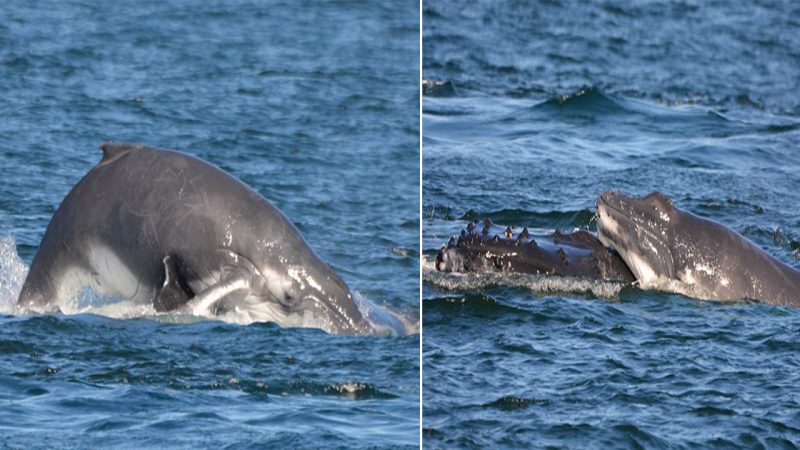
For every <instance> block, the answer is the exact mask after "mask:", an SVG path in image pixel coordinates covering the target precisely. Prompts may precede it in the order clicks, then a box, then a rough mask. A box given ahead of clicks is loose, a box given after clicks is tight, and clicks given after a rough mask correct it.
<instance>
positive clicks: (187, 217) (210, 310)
mask: <svg viewBox="0 0 800 450" xmlns="http://www.w3.org/2000/svg"><path fill="white" fill-rule="evenodd" d="M100 148H101V149H102V151H103V158H102V160H101V161H100V162H99V163H98V164H97V165H96V166H94V167H93V168H92V169H91V170H90V171H89V172H88V173H87V174H86V175H85V176H84V177H83V178H82V179H81V180H80V181H79V182H78V183H77V184H76V185H75V187H73V188H72V190H71V191H70V192H69V194H67V196H66V198H65V199H64V201H63V202H62V203H61V205H60V206H59V208H58V210H57V211H56V212H55V214H54V215H53V218H52V220H51V221H50V223H49V225H48V226H47V230H46V232H45V234H44V237H43V238H42V242H41V245H40V246H39V250H38V251H37V253H36V256H35V257H34V259H33V262H32V264H31V267H30V271H29V273H28V276H27V278H26V280H25V282H24V284H23V286H22V290H21V291H20V294H19V299H18V303H19V304H20V305H22V306H28V307H34V308H35V307H39V308H42V307H45V306H48V305H56V306H58V305H59V304H63V303H64V302H67V301H70V300H71V299H74V298H75V297H76V296H77V295H78V294H79V292H80V290H81V289H83V288H86V287H90V288H92V289H93V290H95V291H97V292H98V293H100V294H103V295H110V296H119V297H123V298H127V299H131V300H132V301H136V302H142V303H143V302H152V303H153V306H154V308H155V310H156V311H181V312H187V313H192V314H201V315H204V314H212V315H214V314H225V313H235V314H243V315H245V316H247V317H248V318H249V319H250V320H251V321H270V322H276V323H278V324H279V325H282V326H295V325H301V326H312V327H317V328H322V329H324V330H326V331H328V332H331V333H346V334H351V333H365V332H369V331H370V325H369V323H368V321H367V320H366V319H365V318H364V317H363V316H362V314H361V312H360V311H359V309H358V308H357V306H356V304H355V302H354V300H353V297H352V295H351V293H350V290H349V289H348V287H347V285H346V284H345V282H344V281H343V280H342V279H341V278H340V277H339V276H338V275H337V274H336V273H335V272H334V271H333V270H332V269H331V268H330V267H329V266H328V265H327V264H325V263H324V262H323V261H322V260H320V258H319V257H318V256H317V255H316V254H315V253H314V251H313V250H312V249H311V248H310V247H309V246H308V244H307V243H306V242H305V240H304V239H303V237H302V236H301V235H300V232H299V231H298V230H297V228H295V226H294V225H292V223H291V222H290V221H289V220H288V219H287V218H286V217H285V216H284V215H283V214H282V213H281V212H280V211H279V210H278V209H277V208H275V207H274V206H273V205H272V204H271V203H270V202H269V201H267V200H266V199H265V198H264V197H262V196H261V195H259V194H258V193H257V192H255V191H254V190H252V189H251V188H249V187H248V186H246V185H245V184H243V183H242V182H240V181H239V180H237V179H236V178H234V177H232V176H231V175H229V174H227V173H225V172H223V171H222V170H220V169H218V168H216V167H214V166H213V165H211V164H209V163H207V162H205V161H202V160H200V159H198V158H195V157H193V156H190V155H187V154H184V153H180V152H177V151H172V150H164V149H157V148H152V147H147V146H144V145H141V144H135V143H128V142H106V143H104V144H102V145H101V146H100Z"/></svg>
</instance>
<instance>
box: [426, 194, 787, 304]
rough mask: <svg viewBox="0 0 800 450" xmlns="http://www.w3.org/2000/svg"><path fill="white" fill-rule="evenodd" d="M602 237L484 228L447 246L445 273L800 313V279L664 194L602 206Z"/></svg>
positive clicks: (601, 201)
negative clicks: (556, 281)
mask: <svg viewBox="0 0 800 450" xmlns="http://www.w3.org/2000/svg"><path fill="white" fill-rule="evenodd" d="M597 224H598V227H597V228H598V232H597V234H596V235H595V234H593V233H591V232H589V231H585V230H579V231H574V232H569V233H562V232H560V231H555V232H553V233H551V234H546V235H536V236H534V235H532V234H531V233H529V232H528V230H527V229H523V230H522V231H515V230H514V229H512V228H511V227H507V228H503V227H498V226H496V225H494V224H493V223H491V221H490V220H488V219H487V220H486V221H485V222H484V224H483V225H481V223H480V222H477V221H476V222H472V223H470V224H469V225H467V228H466V229H465V230H463V231H462V232H461V235H460V236H459V237H458V238H456V237H452V238H450V240H449V242H448V243H447V244H445V245H442V247H441V249H440V250H439V253H438V254H437V256H436V261H435V267H436V269H437V270H439V271H442V272H467V273H469V272H514V273H530V274H543V275H554V276H566V277H577V278H584V279H590V280H619V281H625V282H635V283H636V284H637V285H638V286H639V287H640V288H642V289H654V290H660V291H665V292H675V293H680V294H684V295H687V296H689V297H693V298H699V299H705V300H741V299H748V300H757V301H760V302H765V303H770V304H775V305H781V306H795V307H800V271H798V270H797V269H794V268H793V267H790V266H789V265H787V264H785V263H783V262H781V261H780V260H778V259H777V258H775V257H773V256H771V255H769V254H767V253H766V252H764V251H763V250H762V249H760V248H759V247H758V246H756V245H755V244H753V243H752V242H750V241H749V240H747V239H746V238H745V237H743V236H742V235H740V234H738V233H736V232H735V231H733V230H731V229H730V228H727V227H725V226H724V225H721V224H719V223H717V222H714V221H712V220H708V219H704V218H701V217H698V216H695V215H694V214H692V213H690V212H688V211H683V210H680V209H678V208H676V207H675V206H674V205H673V203H672V201H670V200H669V199H668V198H667V197H665V196H664V195H663V194H661V193H658V192H654V193H652V194H650V195H647V196H644V197H641V198H635V197H630V196H627V195H625V194H622V193H618V192H614V191H607V192H604V193H603V194H601V195H600V197H599V198H598V199H597Z"/></svg>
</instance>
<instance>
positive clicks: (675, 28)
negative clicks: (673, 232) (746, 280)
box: [422, 0, 800, 449]
mask: <svg viewBox="0 0 800 450" xmlns="http://www.w3.org/2000/svg"><path fill="white" fill-rule="evenodd" d="M422 20H423V77H424V78H426V79H429V80H440V81H442V82H443V83H441V84H439V85H436V86H435V87H434V88H430V89H428V88H426V89H424V91H423V92H424V98H423V130H422V134H423V205H422V209H423V252H424V255H423V257H424V258H425V261H426V262H425V265H424V267H423V279H424V284H423V302H422V303H423V323H424V332H423V336H424V339H423V443H424V445H425V447H426V448H454V447H463V448H502V447H507V448H670V449H675V448H796V447H797V446H798V445H800V391H799V390H798V385H800V309H792V308H781V307H775V306H770V305H766V304H757V303H750V302H738V303H732V304H731V303H728V304H722V303H717V302H708V301H699V300H693V299H690V298H686V297H683V296H681V295H673V294H665V293H659V292H647V291H642V290H639V289H637V288H634V287H627V286H623V285H619V284H614V283H597V284H592V283H585V282H581V281H577V280H563V279H562V280H558V281H553V280H552V279H550V280H548V279H543V278H541V277H532V276H529V277H524V276H508V277H483V278H480V277H474V276H455V275H452V276H441V275H440V274H438V273H436V272H433V265H432V264H431V260H432V259H433V257H434V256H435V253H436V251H437V249H438V248H439V246H440V245H442V244H443V243H445V242H446V240H447V238H448V237H449V236H450V235H455V234H458V232H459V231H460V229H461V228H463V227H464V226H465V225H466V224H467V222H468V221H470V220H472V219H475V218H481V219H483V218H487V217H488V218H491V219H492V220H493V221H494V223H496V224H502V225H515V226H520V227H521V226H528V227H532V228H535V229H537V230H541V231H547V230H554V229H561V230H570V231H571V230H573V229H575V228H580V229H589V230H595V229H596V225H595V223H594V221H593V220H592V218H593V216H594V213H595V207H594V202H595V199H596V198H597V196H598V195H599V194H600V193H601V192H602V191H603V190H606V189H618V190H623V191H626V192H628V193H631V194H636V195H643V194H647V193H649V192H652V191H655V190H658V191H661V192H663V193H664V194H666V195H667V196H669V197H670V198H672V199H673V200H674V202H675V203H676V204H677V205H678V206H679V207H681V208H684V209H687V210H690V211H692V212H694V213H696V214H698V215H700V216H703V217H708V218H711V219H714V220H716V221H718V222H721V223H723V224H725V225H727V226H729V227H731V228H732V229H734V230H736V231H738V232H739V233H741V234H743V235H744V236H746V237H747V238H748V239H750V240H752V241H753V242H755V243H756V244H758V245H759V246H761V247H762V248H764V249H765V250H766V251H767V252H769V253H770V254H772V255H774V256H776V257H777V258H779V259H780V260H782V261H783V262H785V263H787V264H789V265H792V266H794V267H796V268H800V261H798V258H800V208H798V207H797V205H798V204H800V170H799V169H800V152H798V149H800V94H798V92H800V76H798V74H800V72H799V71H798V68H800V9H799V8H798V4H797V3H795V2H790V1H775V2H770V1H762V2H754V3H747V4H746V5H745V4H738V3H730V2H706V1H675V2H616V1H599V2H581V1H564V2H551V1H547V2H536V3H533V2H502V3H501V2H492V1H478V2H472V1H438V0H429V1H425V2H424V4H423V19H422ZM798 295H800V294H798Z"/></svg>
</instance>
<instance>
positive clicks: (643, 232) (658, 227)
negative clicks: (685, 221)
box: [597, 191, 681, 286]
mask: <svg viewBox="0 0 800 450" xmlns="http://www.w3.org/2000/svg"><path fill="white" fill-rule="evenodd" d="M680 219H681V217H680V214H679V211H678V210H677V209H676V208H675V206H673V204H672V201H670V199H668V198H667V197H666V196H664V195H663V194H661V193H660V192H653V193H651V194H649V195H646V196H644V197H641V198H636V197H629V196H627V195H625V194H622V193H619V192H615V191H606V192H603V193H602V194H601V195H600V197H598V199H597V236H598V238H599V239H600V241H601V242H602V243H603V244H604V245H607V246H609V247H611V248H613V249H615V250H616V251H617V252H619V254H620V256H622V259H624V260H625V262H626V263H627V264H628V267H629V268H630V269H631V272H633V274H634V275H635V276H636V279H637V280H638V281H639V283H640V284H642V285H644V286H652V285H655V284H657V283H658V282H659V280H664V279H673V278H675V263H674V261H673V255H672V247H673V242H674V239H675V234H674V231H673V230H675V227H676V225H677V222H678V221H680Z"/></svg>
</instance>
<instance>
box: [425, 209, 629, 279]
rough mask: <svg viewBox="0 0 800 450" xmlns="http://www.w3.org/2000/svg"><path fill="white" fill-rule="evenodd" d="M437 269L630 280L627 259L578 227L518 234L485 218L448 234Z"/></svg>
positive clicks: (439, 256) (436, 265) (438, 256)
mask: <svg viewBox="0 0 800 450" xmlns="http://www.w3.org/2000/svg"><path fill="white" fill-rule="evenodd" d="M435 267H436V270H438V271H440V272H473V273H485V272H516V273H529V274H542V275H558V276H566V277H580V278H586V279H602V280H620V281H629V282H630V281H634V279H635V278H634V277H633V274H632V273H631V271H630V270H628V266H627V265H626V264H625V261H623V259H622V258H621V257H620V256H619V254H617V252H615V251H614V250H611V249H609V248H607V247H606V246H605V245H603V244H601V243H600V241H599V240H598V239H597V237H595V236H594V235H593V234H591V233H589V232H588V231H583V230H579V231H576V232H573V233H562V232H560V231H558V230H556V231H555V232H553V233H551V234H548V235H535V234H532V233H530V232H529V231H528V229H527V228H523V229H522V230H520V231H518V232H516V231H515V230H513V229H512V228H511V227H505V228H503V227H500V226H497V225H495V224H493V223H492V221H491V220H490V219H486V220H485V221H484V222H483V223H482V224H481V222H479V221H477V220H476V221H473V222H471V223H469V224H468V225H467V227H466V229H464V230H462V231H461V235H460V236H459V237H458V239H456V238H455V237H451V238H450V240H449V241H448V242H447V244H446V245H442V247H441V248H440V249H439V253H438V254H437V255H436V261H435Z"/></svg>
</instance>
